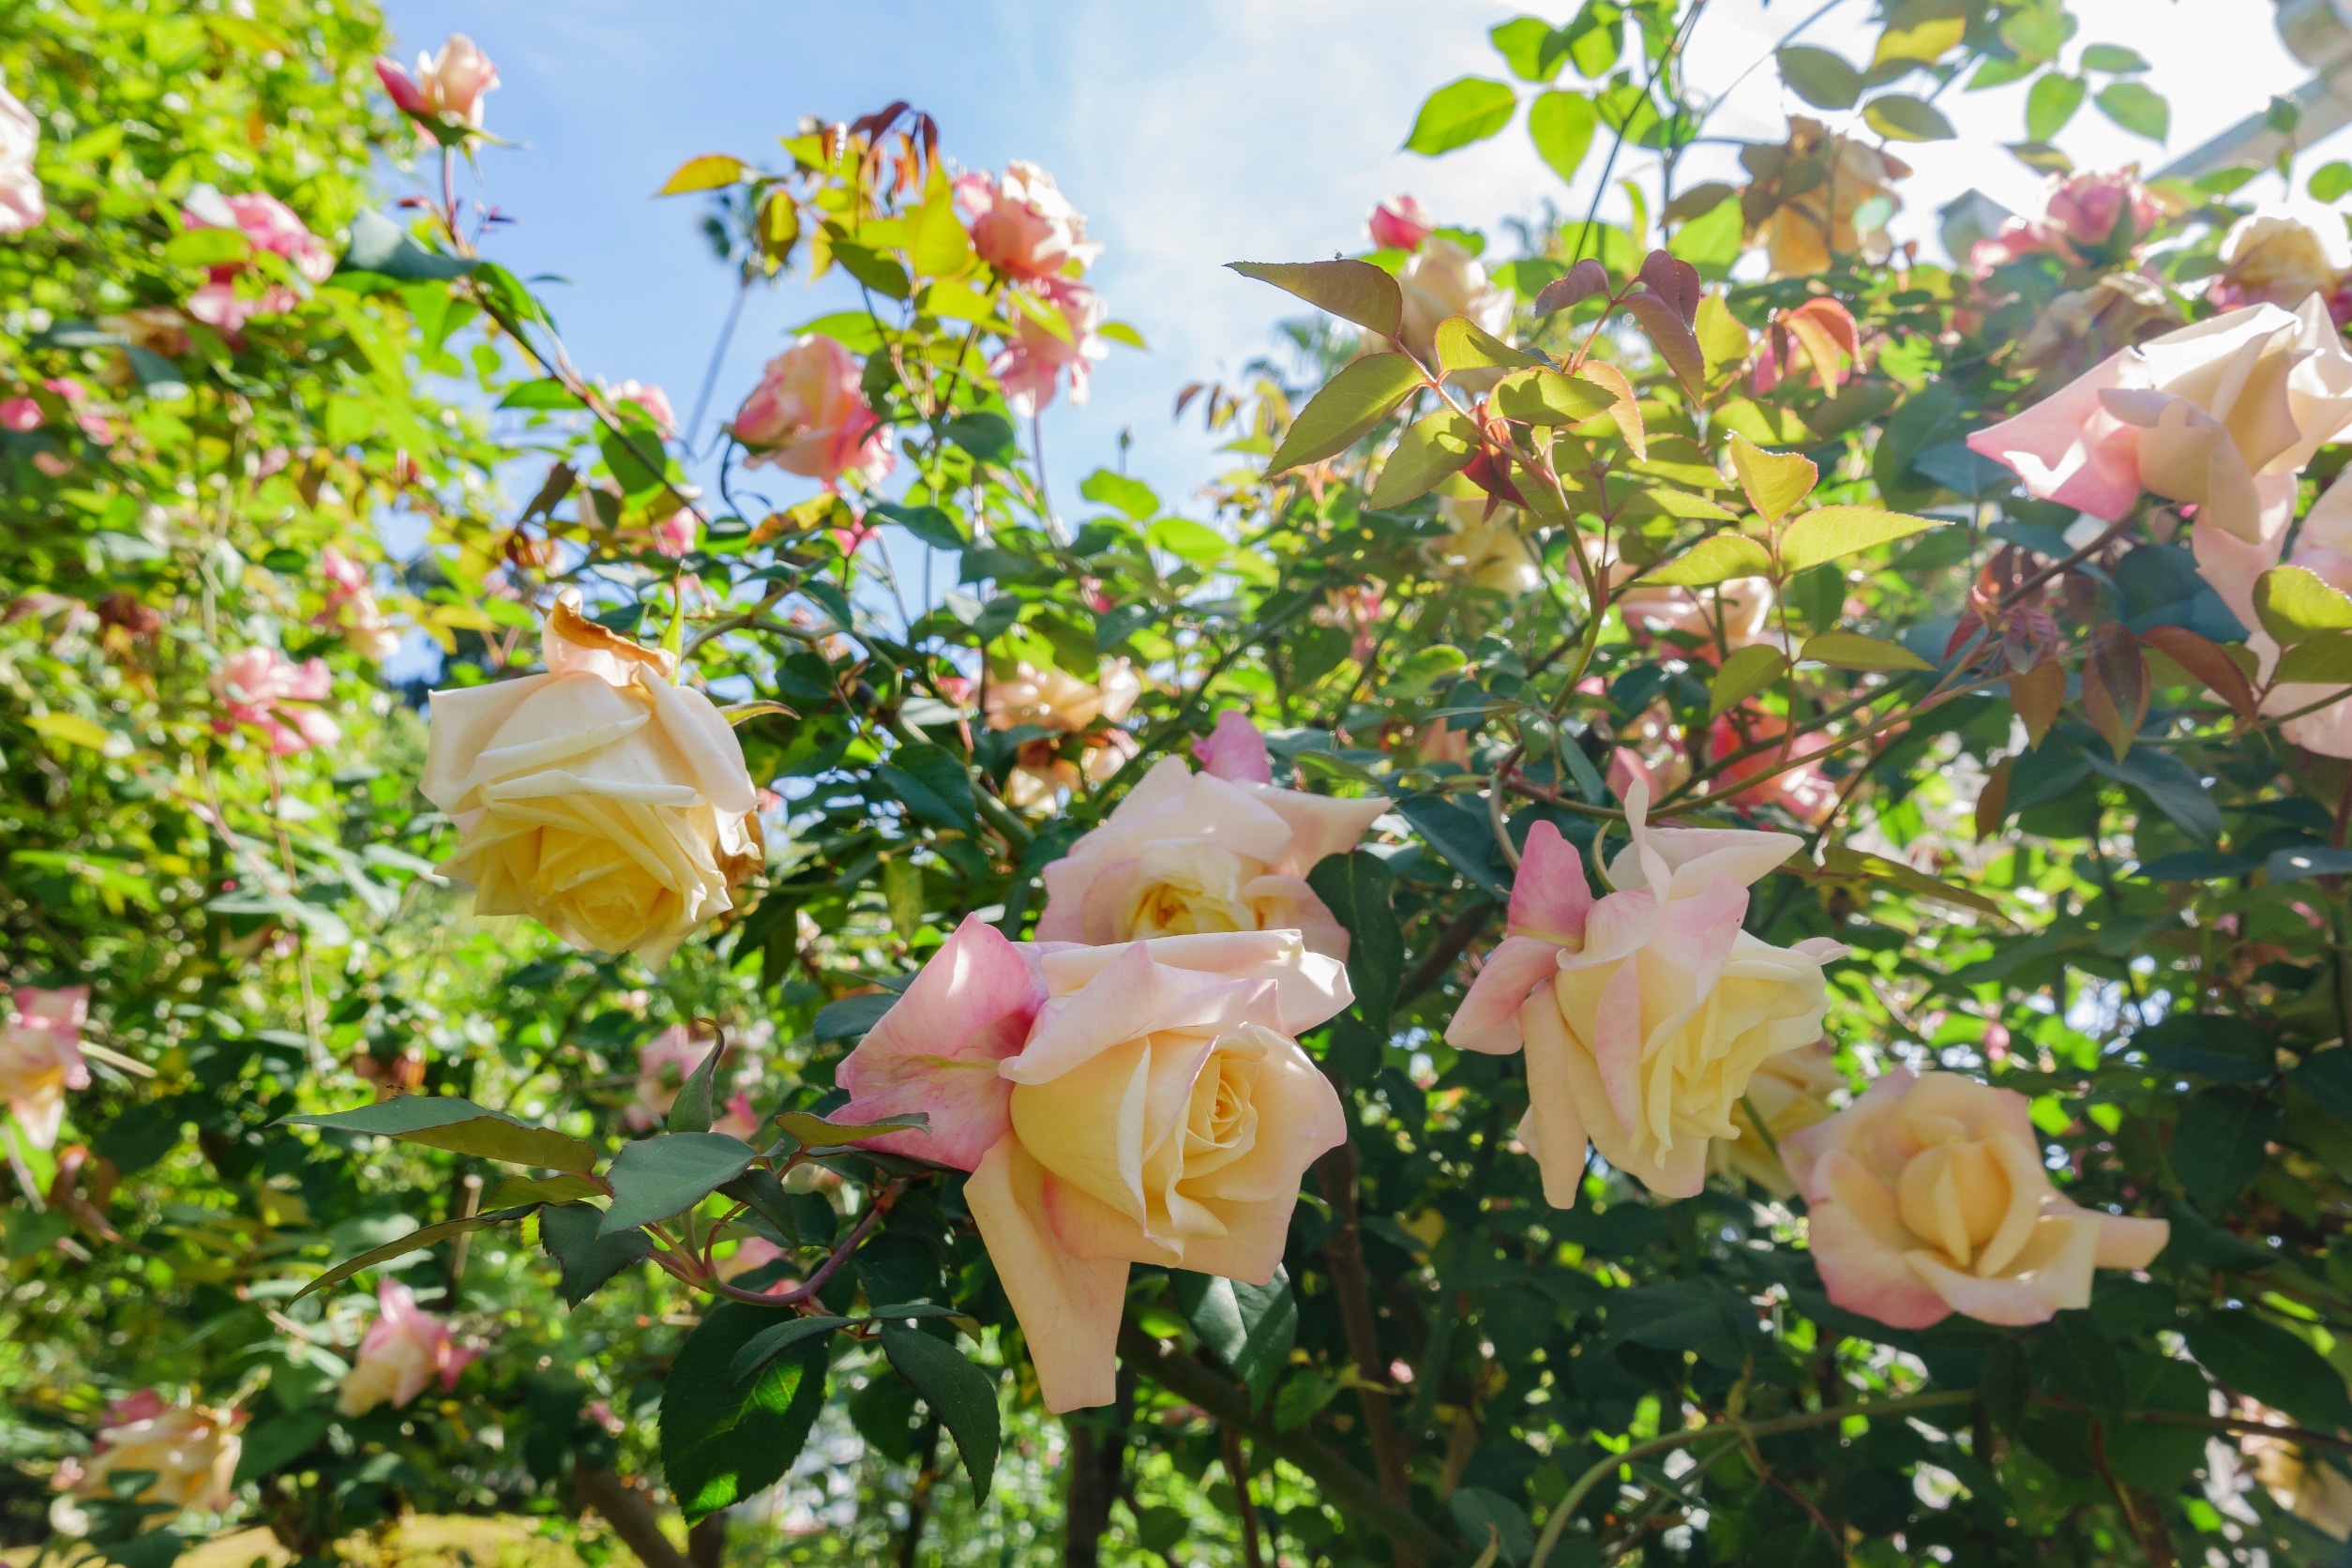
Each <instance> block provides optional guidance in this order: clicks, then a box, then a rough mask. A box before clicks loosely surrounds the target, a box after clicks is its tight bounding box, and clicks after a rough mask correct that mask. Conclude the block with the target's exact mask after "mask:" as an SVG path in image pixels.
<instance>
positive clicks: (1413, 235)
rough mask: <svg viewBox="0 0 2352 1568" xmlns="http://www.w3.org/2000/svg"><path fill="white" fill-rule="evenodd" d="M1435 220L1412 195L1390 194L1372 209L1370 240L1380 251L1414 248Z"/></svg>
mask: <svg viewBox="0 0 2352 1568" xmlns="http://www.w3.org/2000/svg"><path fill="white" fill-rule="evenodd" d="M1437 226H1438V220H1437V219H1434V218H1431V217H1430V216H1429V209H1428V208H1426V207H1425V206H1423V205H1422V204H1421V203H1420V202H1419V201H1418V200H1417V199H1416V198H1414V197H1411V196H1407V195H1402V194H1399V195H1395V196H1391V197H1390V198H1389V199H1388V200H1387V201H1385V202H1382V203H1381V204H1380V205H1379V206H1377V207H1374V208H1373V209H1372V243H1373V244H1375V245H1377V246H1379V247H1380V249H1383V250H1418V249H1421V242H1422V241H1423V240H1425V239H1427V238H1428V237H1429V234H1430V232H1431V231H1432V230H1434V229H1436V228H1437Z"/></svg>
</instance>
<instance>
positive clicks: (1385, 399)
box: [1266, 354, 1424, 476]
mask: <svg viewBox="0 0 2352 1568" xmlns="http://www.w3.org/2000/svg"><path fill="white" fill-rule="evenodd" d="M1423 384H1424V381H1423V374H1422V369H1421V367H1420V366H1419V365H1416V364H1415V363H1413V359H1412V356H1411V355H1410V354H1367V355H1365V356H1364V358H1362V359H1359V360H1357V361H1356V362H1355V363H1354V364H1352V365H1350V366H1349V367H1348V368H1347V369H1343V370H1341V371H1340V372H1339V373H1338V374H1337V375H1335V376H1334V377H1332V378H1331V380H1330V381H1329V382H1328V383H1326V384H1324V386H1323V389H1322V390H1321V391H1320V392H1318V393H1316V394H1315V396H1314V398H1313V399H1312V400H1310V401H1309V402H1308V403H1307V405H1306V407H1304V408H1303V409H1301V410H1300V411H1299V416H1298V418H1297V419H1295V420H1293V421H1292V422H1291V425H1290V430H1289V434H1288V435H1286V436H1284V437H1283V438H1282V445H1280V446H1279V447H1277V448H1276V449H1275V451H1274V460H1273V461H1272V462H1270V463H1269V464H1267V467H1266V473H1267V474H1268V475H1270V476H1271V475H1276V474H1282V473H1286V472H1288V471H1289V470H1290V469H1293V468H1296V467H1298V466H1300V465H1301V464H1302V463H1310V462H1319V461H1320V460H1323V459H1325V458H1328V457H1331V456H1333V455H1334V454H1335V453H1339V452H1344V451H1346V450H1347V449H1348V448H1349V447H1350V446H1352V445H1355V444H1356V442H1357V441H1359V440H1361V439H1362V438H1363V437H1364V435H1365V434H1367V433H1368V432H1369V431H1370V430H1371V429H1372V427H1373V426H1375V425H1378V424H1379V423H1380V421H1381V420H1383V419H1385V418H1387V417H1388V415H1389V414H1390V413H1391V412H1392V411H1393V410H1394V409H1395V407H1396V405H1397V404H1398V403H1401V402H1403V401H1404V400H1406V399H1407V398H1409V397H1410V396H1411V395H1412V394H1413V392H1414V391H1415V390H1416V389H1417V388H1419V387H1420V386H1421V385H1423Z"/></svg>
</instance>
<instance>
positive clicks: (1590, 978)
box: [1445, 785, 1846, 1208]
mask: <svg viewBox="0 0 2352 1568" xmlns="http://www.w3.org/2000/svg"><path fill="white" fill-rule="evenodd" d="M1648 807H1649V794H1648V792H1647V791H1646V790H1644V789H1642V788H1640V787H1639V786H1638V785H1636V787H1635V788H1634V789H1633V791H1632V792H1631V793H1630V794H1629V795H1628V797H1627V799H1626V802H1625V809H1626V817H1627V825H1628V826H1629V828H1630V829H1631V832H1632V839H1633V841H1632V842H1631V843H1629V844H1628V845H1626V847H1625V848H1624V850H1623V851H1621V852H1620V853H1619V854H1618V856H1617V857H1616V859H1615V860H1613V861H1612V862H1611V863H1610V865H1609V882H1610V884H1611V885H1612V886H1614V887H1616V888H1617V889H1618V890H1619V891H1617V892H1614V893H1611V894H1609V895H1608V896H1607V897H1604V898H1600V899H1597V900H1596V899H1595V898H1594V897H1592V894H1591V888H1590V887H1589V885H1588V884H1587V883H1586V882H1585V876H1584V858H1583V856H1582V855H1581V854H1580V853H1579V852H1577V850H1576V847H1575V846H1574V845H1572V844H1570V843H1569V842H1568V841H1567V840H1566V839H1564V838H1562V837H1560V830H1559V829H1558V828H1556V827H1553V826H1552V825H1551V824H1550V823H1548V822H1538V823H1537V824H1536V825H1535V828H1534V830H1533V831H1532V832H1530V834H1529V835H1528V840H1527V850H1526V854H1525V857H1524V859H1523V860H1522V861H1521V863H1520V866H1519V870H1518V877H1517V880H1516V881H1515V882H1514V883H1513V885H1512V890H1511V912H1510V920H1509V924H1508V926H1507V927H1506V934H1505V936H1504V938H1503V941H1502V943H1501V945H1500V946H1498V947H1497V948H1496V949H1495V950H1494V952H1493V953H1492V954H1490V955H1488V957H1487V959H1486V965H1485V968H1484V969H1483V970H1481V971H1480V972H1479V975H1478V978H1477V979H1476V980H1475V981H1474V982H1472V984H1471V986H1470V993H1469V995H1467V996H1465V997H1464V998H1463V999H1462V1005H1461V1008H1460V1010H1459V1011H1457V1012H1456V1013H1455V1016H1454V1021H1453V1022H1452V1023H1451V1024H1449V1025H1448V1026H1447V1028H1446V1035H1445V1037H1446V1041H1447V1043H1448V1044H1450V1045H1452V1046H1454V1047H1455V1048H1456V1049H1462V1050H1480V1051H1488V1052H1494V1053H1499V1054H1500V1053H1508V1052H1511V1051H1515V1050H1518V1049H1520V1048H1522V1047H1524V1048H1525V1050H1526V1052H1527V1078H1528V1097H1529V1101H1530V1104H1529V1108H1528V1113H1527V1116H1526V1118H1525V1120H1523V1121H1522V1122H1521V1123H1520V1124H1519V1140H1520V1141H1521V1142H1522V1143H1523V1144H1525V1145H1526V1146H1527V1148H1528V1151H1529V1152H1530V1153H1532V1154H1533V1155H1534V1156H1535V1158H1536V1161H1537V1163H1538V1164H1539V1165H1541V1166H1542V1167H1543V1170H1544V1195H1545V1198H1547V1199H1550V1201H1551V1202H1552V1203H1553V1204H1555V1205H1557V1206H1559V1207H1561V1208H1565V1207H1567V1206H1568V1205H1569V1204H1570V1203H1572V1202H1573V1201H1574V1200H1575V1197H1576V1187H1577V1184H1579V1183H1580V1182H1581V1181H1582V1179H1583V1174H1584V1168H1585V1146H1586V1144H1587V1142H1588V1141H1589V1142H1590V1143H1591V1145H1592V1146H1593V1147H1594V1148H1597V1149H1599V1150H1600V1151H1601V1153H1602V1155H1603V1156H1604V1157H1605V1158H1606V1159H1607V1160H1608V1162H1609V1163H1610V1164H1611V1165H1614V1166H1615V1167H1617V1168H1618V1169H1620V1170H1622V1171H1624V1172H1625V1173H1626V1174H1627V1175H1629V1176H1631V1177H1633V1178H1634V1179H1635V1180H1636V1181H1638V1182H1640V1183H1641V1184H1643V1185H1644V1186H1646V1187H1648V1188H1649V1189H1650V1190H1651V1192H1654V1193H1656V1194H1658V1195H1659V1196H1660V1197H1662V1198H1688V1197H1691V1196H1692V1195H1693V1194H1695V1193H1696V1192H1697V1191H1698V1190H1699V1189H1700V1187H1701V1186H1703V1185H1704V1184H1706V1179H1707V1166H1708V1157H1709V1144H1710V1142H1711V1140H1712V1139H1716V1138H1737V1137H1739V1136H1740V1129H1739V1126H1738V1124H1737V1123H1735V1122H1734V1121H1733V1120H1732V1113H1733V1112H1734V1110H1736V1109H1737V1108H1738V1106H1739V1102H1740V1097H1741V1095H1743V1094H1745V1093H1747V1092H1748V1086H1749V1083H1750V1081H1751V1080H1752V1079H1753V1078H1755V1076H1756V1072H1757V1071H1758V1070H1759V1069H1760V1068H1761V1067H1762V1066H1763V1064H1764V1063H1766V1062H1767V1061H1769V1060H1771V1059H1772V1058H1773V1057H1776V1056H1778V1055H1780V1054H1781V1053H1782V1052H1784V1051H1788V1050H1794V1049H1797V1048H1801V1047H1804V1046H1809V1045H1811V1044H1813V1043H1814V1042H1815V1041H1817V1040H1818V1039H1819V1038H1820V1037H1821V1019H1822V1017H1823V1015H1824V1014H1825V1013H1826V1012H1827V1011H1828V1007H1829V997H1828V991H1827V988H1826V987H1825V986H1824V984H1823V981H1822V976H1821V966H1822V965H1823V964H1825V963H1827V962H1828V961H1830V960H1831V959H1832V958H1836V957H1842V956H1844V954H1845V952H1846V949H1845V948H1844V947H1842V946H1840V945H1839V944H1838V943H1836V942H1831V941H1829V940H1828V939H1827V938H1823V937H1813V938H1808V939H1807V940H1806V941H1804V942H1799V943H1798V944H1797V945H1796V946H1795V947H1793V948H1786V947H1774V946H1772V944H1771V943H1770V942H1765V941H1763V940H1762V939H1761V938H1758V937H1756V936H1752V935H1750V934H1749V933H1748V932H1747V931H1745V930H1743V929H1741V920H1742V919H1743V918H1744V917H1745V916H1746V914H1747V909H1748V888H1749V886H1750V884H1752V883H1753V882H1756V880H1757V879H1758V878H1760V877H1762V876H1764V875H1765V874H1766V873H1768V872H1770V871H1771V870H1772V868H1773V867H1776V866H1778V865H1779V864H1780V863H1781V862H1782V861H1784V860H1786V859H1787V858H1788V857H1789V855H1791V854H1793V853H1795V852H1796V851H1797V849H1798V848H1799V846H1800V844H1801V840H1799V839H1798V838H1796V837H1792V836H1790V835H1788V834H1785V833H1752V832H1748V831H1746V830H1744V829H1738V828H1656V829H1652V828H1650V827H1649V826H1648V825H1647V823H1646V822H1645V816H1646V813H1647V810H1648Z"/></svg>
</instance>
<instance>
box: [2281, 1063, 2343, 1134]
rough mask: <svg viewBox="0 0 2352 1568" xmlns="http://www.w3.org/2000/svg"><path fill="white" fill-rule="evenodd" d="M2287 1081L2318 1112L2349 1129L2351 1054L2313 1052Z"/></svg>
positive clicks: (2287, 1077) (2288, 1076)
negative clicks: (2318, 1109)
mask: <svg viewBox="0 0 2352 1568" xmlns="http://www.w3.org/2000/svg"><path fill="white" fill-rule="evenodd" d="M2286 1080H2287V1082H2289V1083H2291V1084H2293V1085H2294V1086H2295V1087H2296V1088H2298V1089H2299V1090H2301V1091H2302V1092H2303V1093H2304V1095H2305V1097H2307V1098H2308V1099H2309V1100H2310V1101H2311V1102H2312V1103H2313V1104H2314V1105H2315V1106H2317V1107H2318V1108H2320V1109H2322V1110H2324V1111H2326V1112H2327V1113H2328V1114H2329V1115H2330V1116H2332V1117H2334V1118H2335V1119H2336V1120H2337V1121H2339V1122H2342V1123H2345V1124H2346V1125H2352V1050H2347V1049H2343V1048H2338V1049H2335V1050H2323V1051H2316V1052H2314V1053H2313V1055H2312V1056H2310V1057H2309V1058H2308V1059H2306V1060H2305V1061H2304V1063H2303V1064H2302V1065H2301V1066H2299V1067H2298V1068H2296V1069H2295V1070H2294V1071H2293V1072H2291V1073H2289V1074H2287V1076H2286Z"/></svg>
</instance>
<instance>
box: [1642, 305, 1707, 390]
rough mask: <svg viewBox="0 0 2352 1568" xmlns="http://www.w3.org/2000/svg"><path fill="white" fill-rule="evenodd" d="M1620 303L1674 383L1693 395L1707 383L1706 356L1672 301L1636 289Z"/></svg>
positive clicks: (1694, 334) (1679, 310) (1695, 335)
mask: <svg viewBox="0 0 2352 1568" xmlns="http://www.w3.org/2000/svg"><path fill="white" fill-rule="evenodd" d="M1621 303H1622V304H1623V305H1624V307H1625V309H1627V310H1628V311H1630V312H1631V313H1632V315H1633V318H1634V320H1635V321H1636V322H1638V323H1639V324H1641V330H1642V332H1643V333H1644V334H1645V335H1646V336H1647V337H1648V338H1649V339H1650V341H1651V343H1652V344H1654V345H1655V346H1656V348H1657V350H1658V355H1659V357H1660V358H1662V359H1664V360H1665V361H1666V364H1667V366H1668V367H1669V368H1671V369H1673V371H1674V376H1675V379H1676V380H1677V381H1680V382H1681V384H1683V385H1684V386H1686V387H1689V388H1690V389H1691V390H1692V391H1693V392H1696V391H1697V390H1698V389H1699V388H1700V387H1701V386H1703V385H1705V384H1706V382H1707V356H1706V354H1703V353H1701V352H1700V350H1699V346H1698V337H1697V334H1696V333H1694V332H1693V331H1692V330H1691V326H1690V324H1689V323H1688V322H1686V321H1684V320H1683V319H1682V312H1681V309H1680V308H1679V307H1677V306H1676V305H1675V304H1674V302H1673V301H1671V300H1668V299H1666V298H1664V297H1663V296H1661V295H1658V294H1651V292H1650V291H1649V290H1648V289H1636V290H1635V291H1634V292H1633V293H1632V294H1627V295H1626V296H1625V297H1624V299H1623V300H1622V301H1621ZM1694 309H1696V307H1694Z"/></svg>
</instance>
